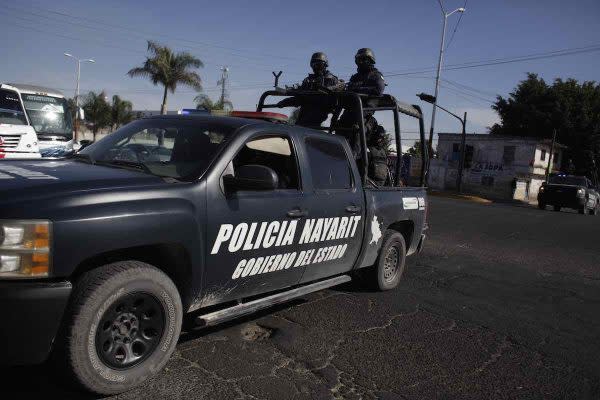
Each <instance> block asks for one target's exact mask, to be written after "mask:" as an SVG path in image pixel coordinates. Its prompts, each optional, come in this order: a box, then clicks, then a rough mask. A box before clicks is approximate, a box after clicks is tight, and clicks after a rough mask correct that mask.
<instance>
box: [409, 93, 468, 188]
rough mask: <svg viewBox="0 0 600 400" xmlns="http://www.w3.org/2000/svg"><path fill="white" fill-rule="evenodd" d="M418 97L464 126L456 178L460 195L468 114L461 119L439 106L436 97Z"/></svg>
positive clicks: (422, 95) (425, 94)
mask: <svg viewBox="0 0 600 400" xmlns="http://www.w3.org/2000/svg"><path fill="white" fill-rule="evenodd" d="M417 97H418V98H419V99H421V100H422V101H424V102H427V103H431V104H433V109H434V110H435V109H436V107H437V108H440V109H442V110H443V111H446V112H447V113H448V114H450V115H452V116H453V117H454V118H457V119H458V120H459V121H460V123H461V124H462V135H461V141H460V160H459V161H458V175H457V177H456V190H457V191H458V192H459V193H460V192H461V190H462V174H463V168H464V165H465V145H466V143H465V142H466V140H467V112H466V111H465V116H464V118H461V117H459V116H458V115H456V114H454V113H453V112H450V111H448V110H446V109H445V108H444V107H442V106H440V105H439V104H437V97H436V96H432V95H430V94H427V93H419V94H418V95H417ZM430 138H431V136H430ZM429 150H430V151H431V150H432V143H431V139H430V142H429Z"/></svg>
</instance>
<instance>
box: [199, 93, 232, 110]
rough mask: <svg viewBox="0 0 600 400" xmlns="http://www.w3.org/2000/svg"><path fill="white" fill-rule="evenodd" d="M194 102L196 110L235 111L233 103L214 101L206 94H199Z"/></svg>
mask: <svg viewBox="0 0 600 400" xmlns="http://www.w3.org/2000/svg"><path fill="white" fill-rule="evenodd" d="M194 101H195V102H196V109H197V110H201V109H205V110H207V111H212V110H233V103H232V102H231V101H229V100H223V101H221V100H218V101H214V102H213V101H212V99H211V98H210V97H208V96H207V95H206V94H199V95H198V96H196V97H195V98H194Z"/></svg>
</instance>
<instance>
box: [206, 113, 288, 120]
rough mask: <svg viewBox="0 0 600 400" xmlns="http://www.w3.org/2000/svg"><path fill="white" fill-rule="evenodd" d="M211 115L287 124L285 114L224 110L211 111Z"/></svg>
mask: <svg viewBox="0 0 600 400" xmlns="http://www.w3.org/2000/svg"><path fill="white" fill-rule="evenodd" d="M211 114H212V115H222V116H226V117H237V118H249V119H262V120H265V121H269V122H283V123H287V122H288V117H287V115H285V114H280V113H274V112H264V111H224V110H213V111H211Z"/></svg>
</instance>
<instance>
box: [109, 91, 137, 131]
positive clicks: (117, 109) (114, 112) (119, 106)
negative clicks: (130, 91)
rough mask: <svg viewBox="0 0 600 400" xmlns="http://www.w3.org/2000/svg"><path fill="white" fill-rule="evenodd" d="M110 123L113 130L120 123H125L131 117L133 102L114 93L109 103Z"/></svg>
mask: <svg viewBox="0 0 600 400" xmlns="http://www.w3.org/2000/svg"><path fill="white" fill-rule="evenodd" d="M110 108H111V125H112V129H113V130H115V129H117V128H118V127H120V126H121V125H125V124H127V123H129V122H131V120H132V119H133V104H131V102H130V101H128V100H123V99H121V98H120V97H119V96H118V95H114V96H113V98H112V104H111V107H110Z"/></svg>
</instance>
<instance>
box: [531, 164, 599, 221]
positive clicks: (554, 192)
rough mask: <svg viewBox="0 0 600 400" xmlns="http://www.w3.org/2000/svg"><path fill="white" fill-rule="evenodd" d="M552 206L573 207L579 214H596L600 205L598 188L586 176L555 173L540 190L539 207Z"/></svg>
mask: <svg viewBox="0 0 600 400" xmlns="http://www.w3.org/2000/svg"><path fill="white" fill-rule="evenodd" d="M546 206H552V207H553V208H554V211H560V210H561V208H572V209H575V210H577V211H578V212H579V214H585V213H586V212H587V213H589V214H590V215H596V213H597V212H598V208H599V207H600V195H599V193H598V188H597V187H595V186H594V185H593V184H592V182H591V181H590V180H589V179H588V178H586V177H585V176H574V175H565V174H559V175H553V176H551V177H550V178H549V180H548V183H546V182H544V183H543V184H542V186H541V187H540V190H539V192H538V207H539V208H540V209H545V208H546Z"/></svg>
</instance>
